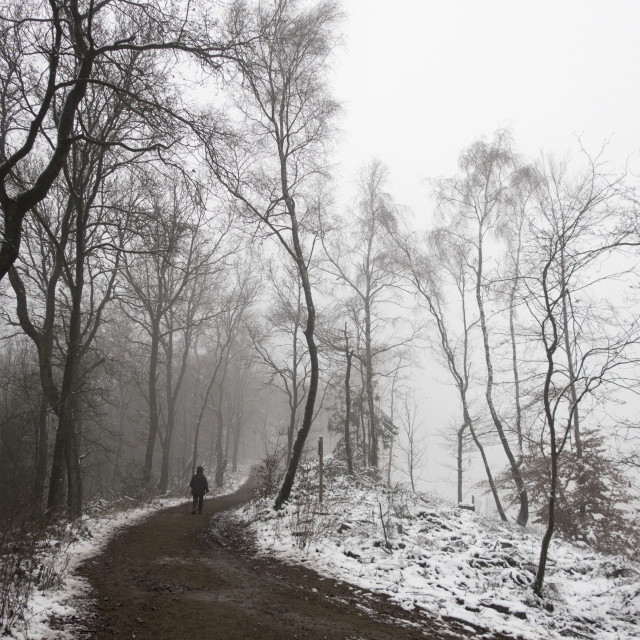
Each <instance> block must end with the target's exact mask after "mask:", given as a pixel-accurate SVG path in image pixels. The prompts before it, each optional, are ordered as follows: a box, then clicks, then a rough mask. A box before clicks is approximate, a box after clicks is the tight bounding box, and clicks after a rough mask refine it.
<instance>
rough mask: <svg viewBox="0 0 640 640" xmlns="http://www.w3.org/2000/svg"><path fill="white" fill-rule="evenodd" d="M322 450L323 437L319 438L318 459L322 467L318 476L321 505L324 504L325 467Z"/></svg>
mask: <svg viewBox="0 0 640 640" xmlns="http://www.w3.org/2000/svg"><path fill="white" fill-rule="evenodd" d="M322 448H323V447H322V436H320V437H319V438H318V457H319V458H320V465H319V468H318V475H319V476H320V503H322V471H323V467H324V461H323V451H322Z"/></svg>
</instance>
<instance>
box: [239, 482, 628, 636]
mask: <svg viewBox="0 0 640 640" xmlns="http://www.w3.org/2000/svg"><path fill="white" fill-rule="evenodd" d="M307 473H308V474H309V475H308V480H307V482H304V481H303V482H302V483H301V486H307V487H310V488H309V489H306V490H302V489H299V490H298V491H297V492H295V491H294V494H293V495H292V499H291V501H290V503H289V504H288V505H287V506H286V508H285V509H284V510H283V511H281V512H275V511H274V510H273V508H272V501H271V500H261V501H258V502H254V503H251V504H249V505H247V506H246V507H245V508H243V509H241V511H240V512H239V513H238V514H237V517H240V518H241V519H242V520H243V521H244V522H245V523H246V524H248V525H249V526H250V527H251V529H252V530H253V532H254V533H255V536H256V539H257V541H258V544H259V548H260V551H261V552H262V553H265V554H272V555H275V556H276V557H278V558H280V559H284V560H286V561H289V562H295V563H304V564H305V566H308V567H310V568H313V569H315V570H317V571H318V572H319V573H321V574H324V575H326V576H330V577H332V578H334V579H338V580H342V581H345V582H348V583H350V584H353V585H355V586H356V587H358V588H360V589H363V590H368V591H371V592H377V593H382V594H386V595H388V596H389V597H391V598H392V599H393V600H395V601H396V602H397V603H398V604H400V605H401V606H402V607H405V608H409V609H411V608H414V607H418V608H420V609H423V610H424V611H425V612H427V613H428V614H433V615H435V616H439V617H442V618H445V619H446V618H455V619H457V620H460V621H463V622H466V623H470V624H471V625H476V626H480V627H484V628H487V629H489V630H494V631H497V632H500V633H503V634H511V635H513V636H514V637H522V638H527V639H531V640H534V639H535V640H552V639H560V638H564V639H566V638H597V639H598V640H631V639H632V638H640V565H638V564H637V563H633V562H631V561H629V560H626V559H624V558H621V557H613V556H604V555H601V554H598V553H595V552H592V551H591V550H590V549H589V548H587V547H579V546H575V545H572V544H569V543H567V542H563V541H561V540H558V539H555V540H554V541H552V544H551V550H550V562H549V565H548V570H547V577H546V582H545V598H544V599H543V600H540V599H538V598H536V597H535V596H534V595H533V592H532V587H531V585H532V582H533V579H534V575H535V570H536V563H537V560H538V553H539V545H540V536H539V535H538V534H536V533H534V532H532V531H531V530H529V529H524V530H523V529H521V528H520V527H518V526H517V525H515V524H513V525H509V524H502V523H500V522H495V521H492V520H488V519H486V518H484V517H481V516H478V515H476V514H475V513H472V512H470V511H467V510H464V509H460V508H457V507H455V506H452V505H451V504H450V503H449V504H448V503H445V502H443V501H442V500H438V499H437V498H434V497H429V496H425V495H413V494H411V493H408V492H405V491H399V490H396V491H389V490H385V489H384V488H382V487H375V486H372V485H371V483H370V482H367V481H362V480H358V479H350V478H347V477H343V476H339V475H337V476H336V477H334V478H333V479H326V480H325V483H326V484H325V491H324V500H323V502H322V504H320V503H319V502H318V497H317V484H316V486H315V487H312V486H311V485H312V484H313V483H312V481H311V479H312V478H313V477H315V475H316V474H315V473H314V472H313V471H312V470H309V469H307ZM303 475H304V474H303Z"/></svg>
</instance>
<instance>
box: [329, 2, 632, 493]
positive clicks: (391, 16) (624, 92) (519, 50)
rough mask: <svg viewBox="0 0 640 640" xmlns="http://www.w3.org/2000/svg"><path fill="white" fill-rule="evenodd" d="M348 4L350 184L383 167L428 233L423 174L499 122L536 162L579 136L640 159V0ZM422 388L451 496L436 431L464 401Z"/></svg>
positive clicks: (346, 150) (342, 73)
mask: <svg viewBox="0 0 640 640" xmlns="http://www.w3.org/2000/svg"><path fill="white" fill-rule="evenodd" d="M342 6H343V7H344V10H345V13H346V21H345V23H344V35H345V45H344V47H345V48H344V50H343V51H340V52H339V53H338V56H337V60H336V65H335V68H336V78H335V83H334V88H335V93H336V97H337V98H338V99H339V100H341V101H342V103H343V106H344V116H343V118H342V121H341V128H342V134H341V136H340V145H339V147H338V156H337V157H338V161H339V163H340V166H339V175H340V176H341V178H342V179H344V178H347V180H348V179H349V178H353V177H354V176H355V173H356V172H357V170H358V168H359V167H360V166H361V165H362V164H364V163H366V162H367V161H369V160H371V159H372V158H373V157H378V158H380V160H382V161H383V162H385V163H386V164H387V165H388V166H389V168H390V171H391V180H392V184H391V185H390V191H391V193H392V195H393V196H394V198H395V200H396V202H398V203H401V204H406V205H409V206H410V207H411V209H412V210H413V212H414V214H415V216H416V220H417V222H418V224H420V226H426V223H427V221H428V219H429V218H430V217H431V214H432V211H431V204H430V202H429V198H428V187H427V185H426V184H425V179H426V178H429V177H437V176H442V175H451V174H452V173H454V172H455V171H456V162H457V157H458V155H459V153H460V151H461V150H462V149H463V148H464V147H466V146H467V145H469V144H470V143H471V142H473V141H474V140H476V139H477V138H479V137H480V136H483V135H484V136H487V137H491V135H492V134H493V132H494V131H495V130H496V129H497V128H499V127H503V126H509V127H511V128H512V130H513V133H514V137H515V142H516V146H517V147H518V148H519V150H520V151H521V152H522V153H524V154H526V155H528V156H531V157H535V156H537V155H538V154H539V152H540V151H541V150H544V151H545V152H550V151H553V152H554V153H556V154H557V155H560V156H564V155H565V154H567V153H568V152H570V151H572V150H573V151H575V150H576V138H575V136H576V135H581V136H582V139H583V143H584V144H585V146H586V147H587V149H588V150H591V151H592V152H596V151H597V150H599V148H600V147H601V145H602V144H603V142H604V140H605V139H608V138H612V142H611V144H610V146H609V150H608V157H609V158H610V159H611V161H612V162H613V163H614V164H616V165H619V166H622V165H623V164H624V163H625V161H626V160H627V158H629V157H635V159H636V163H635V164H636V165H638V164H640V163H639V162H638V150H639V148H640V73H639V71H640V0H610V1H606V0H602V1H596V0H536V1H535V2H533V1H531V0H438V1H435V0H393V1H389V0H342ZM433 373H434V372H433V371H430V372H425V375H426V376H429V374H431V375H432V374H433ZM443 377H444V376H443ZM424 388H425V391H426V398H425V403H424V405H423V406H424V410H425V414H424V416H423V419H424V421H425V422H426V423H427V424H426V427H427V428H428V430H429V436H430V438H429V439H430V444H429V447H430V453H429V460H430V463H431V464H429V471H428V473H427V474H426V479H428V480H429V485H428V486H429V487H430V488H432V489H436V490H438V491H439V492H442V493H445V494H448V495H453V492H454V491H455V479H454V474H453V473H452V472H447V471H446V470H445V469H444V468H442V467H440V468H438V465H436V464H435V463H436V462H437V460H439V459H443V457H444V456H443V454H442V451H441V450H438V446H437V439H436V440H434V439H433V436H434V435H435V434H436V432H437V431H438V430H439V429H440V428H441V427H442V426H444V423H446V422H447V421H448V419H449V418H448V416H449V415H451V418H453V419H455V418H454V416H456V417H457V416H458V415H459V410H458V408H457V401H456V396H455V394H454V393H453V392H452V391H451V393H448V391H450V390H448V389H446V388H443V387H442V386H441V385H434V384H433V383H428V382H425V387H424ZM447 397H450V400H449V401H447ZM447 407H449V409H450V410H452V411H450V410H448V409H447ZM452 462H453V460H452ZM434 465H435V466H434Z"/></svg>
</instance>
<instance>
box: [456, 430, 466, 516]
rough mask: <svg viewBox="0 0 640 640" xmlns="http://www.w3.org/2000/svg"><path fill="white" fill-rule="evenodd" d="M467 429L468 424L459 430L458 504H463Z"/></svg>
mask: <svg viewBox="0 0 640 640" xmlns="http://www.w3.org/2000/svg"><path fill="white" fill-rule="evenodd" d="M466 428H467V423H466V422H465V423H463V425H462V426H461V427H460V428H459V429H458V455H457V461H458V504H460V503H461V502H462V462H463V452H464V431H465V429H466Z"/></svg>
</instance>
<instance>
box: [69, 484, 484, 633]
mask: <svg viewBox="0 0 640 640" xmlns="http://www.w3.org/2000/svg"><path fill="white" fill-rule="evenodd" d="M251 497H252V492H251V488H250V487H249V486H248V485H245V486H243V487H242V488H241V489H240V490H239V491H237V492H236V493H234V494H232V495H228V496H222V497H218V498H210V499H208V500H206V501H205V508H204V511H205V513H204V515H203V516H197V515H196V516H192V515H191V511H190V505H188V504H187V503H186V502H185V504H183V505H181V506H179V507H174V508H170V509H165V510H163V511H161V512H158V513H157V514H154V515H153V516H151V517H149V518H148V519H146V520H145V521H144V522H142V523H140V524H138V525H135V526H132V527H130V528H127V529H125V530H123V531H122V532H121V533H119V534H118V535H117V536H116V537H114V538H113V539H112V540H111V541H110V542H109V544H108V545H107V546H106V548H105V549H104V551H103V552H102V553H101V554H100V555H98V556H96V557H94V558H92V559H90V560H88V561H87V562H86V563H85V564H84V565H83V566H82V567H81V568H80V570H79V574H80V575H81V576H83V577H85V578H86V579H87V580H88V582H89V585H90V587H91V592H90V593H89V594H88V595H87V597H86V599H85V601H84V602H83V603H77V604H78V605H79V606H78V608H79V609H80V610H81V611H84V612H85V613H84V614H82V616H81V617H82V620H75V621H69V620H67V621H58V628H59V629H61V628H64V629H65V630H66V631H67V632H69V631H71V633H72V634H73V637H74V638H78V639H86V640H88V639H95V640H103V639H104V640H106V639H112V638H137V639H149V640H181V639H183V638H184V639H185V640H200V639H202V640H239V639H247V638H251V639H255V640H272V639H273V640H276V639H277V640H289V639H294V638H300V639H302V638H306V639H310V640H324V639H329V640H347V639H349V640H408V639H413V638H416V639H417V638H421V639H423V640H424V639H427V640H450V639H453V638H479V637H484V638H490V637H491V638H493V637H494V636H490V635H489V634H488V635H486V636H485V635H482V636H481V634H480V633H478V632H477V631H476V632H475V633H469V632H464V631H462V630H460V629H458V630H457V631H454V628H455V626H454V627H451V626H449V627H448V628H445V626H444V623H443V622H442V621H439V622H434V621H430V620H428V619H427V618H425V617H423V616H421V615H420V614H419V613H417V612H407V611H404V610H403V609H401V608H399V607H397V606H395V605H393V604H391V603H389V602H387V601H386V600H385V599H384V598H382V597H380V596H373V595H369V596H363V595H362V594H360V595H355V594H354V591H356V590H355V589H354V588H353V587H350V586H349V585H346V584H344V583H340V582H337V581H335V580H332V579H328V578H327V579H324V578H322V577H320V576H318V575H317V574H315V573H314V572H313V571H311V570H309V569H306V568H305V567H297V566H289V565H286V564H283V563H280V562H278V561H275V560H272V559H268V558H259V557H256V556H255V554H254V553H253V552H252V550H251V548H250V545H247V544H246V541H245V540H243V538H244V537H245V534H246V532H241V531H238V530H237V525H235V527H236V528H235V529H234V528H233V527H231V528H229V526H227V528H226V529H223V530H222V531H221V532H220V530H219V526H220V525H221V524H223V523H224V522H225V518H224V517H223V516H221V512H223V511H225V510H227V509H230V508H233V507H236V506H238V505H240V504H242V503H244V502H247V501H248V500H250V499H251ZM212 525H213V531H212ZM214 531H215V533H214Z"/></svg>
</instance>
